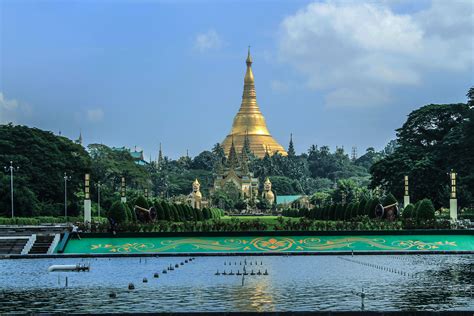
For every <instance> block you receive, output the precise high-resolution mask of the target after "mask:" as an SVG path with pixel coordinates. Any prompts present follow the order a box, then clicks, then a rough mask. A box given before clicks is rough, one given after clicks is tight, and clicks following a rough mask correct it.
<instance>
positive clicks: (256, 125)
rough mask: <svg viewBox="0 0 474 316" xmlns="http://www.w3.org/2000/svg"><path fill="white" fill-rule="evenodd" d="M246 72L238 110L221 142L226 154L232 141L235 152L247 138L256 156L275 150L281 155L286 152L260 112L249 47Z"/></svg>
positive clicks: (284, 154) (261, 156)
mask: <svg viewBox="0 0 474 316" xmlns="http://www.w3.org/2000/svg"><path fill="white" fill-rule="evenodd" d="M246 63H247V72H246V73H245V78H244V93H243V95H242V104H241V105H240V109H239V112H238V113H237V115H236V116H235V118H234V122H233V124H232V130H231V131H230V134H229V135H227V137H226V138H225V139H224V141H223V142H222V146H223V147H224V151H225V154H226V155H229V151H230V148H231V145H232V142H234V146H235V149H236V151H237V152H241V151H242V148H243V147H244V142H245V139H246V138H247V139H248V143H249V144H248V145H249V146H250V151H251V152H252V153H253V154H254V155H255V156H257V157H259V158H263V157H264V156H265V153H267V152H268V154H270V155H273V154H275V153H276V152H278V153H280V154H281V155H283V156H286V155H287V153H286V151H285V149H284V148H283V147H282V146H281V145H280V144H279V143H278V142H277V141H276V140H275V139H274V138H273V137H272V135H270V132H269V131H268V128H267V124H266V123H265V118H264V117H263V115H262V112H260V108H259V107H258V104H257V96H256V93H255V81H254V77H253V72H252V57H251V56H250V48H249V51H248V56H247V61H246Z"/></svg>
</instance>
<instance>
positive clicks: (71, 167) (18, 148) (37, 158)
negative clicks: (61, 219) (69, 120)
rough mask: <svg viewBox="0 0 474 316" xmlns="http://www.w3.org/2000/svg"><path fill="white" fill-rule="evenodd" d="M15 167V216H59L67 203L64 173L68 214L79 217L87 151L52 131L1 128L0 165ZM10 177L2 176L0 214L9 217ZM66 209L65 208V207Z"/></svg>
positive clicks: (86, 168) (87, 159)
mask: <svg viewBox="0 0 474 316" xmlns="http://www.w3.org/2000/svg"><path fill="white" fill-rule="evenodd" d="M10 161H13V163H14V166H19V167H20V169H19V170H18V171H16V172H14V188H15V192H16V194H15V213H16V214H15V215H16V216H34V215H59V214H60V209H61V208H58V207H57V206H58V205H59V204H62V203H64V179H63V177H64V172H67V173H68V174H69V175H71V180H70V181H69V182H68V191H67V197H68V202H69V203H68V204H69V205H68V214H69V215H72V216H74V215H78V214H79V211H80V203H79V199H78V197H77V196H76V192H78V191H81V190H82V185H83V182H84V174H85V173H86V172H88V171H89V170H90V158H89V155H88V154H87V152H86V151H85V150H84V148H83V147H82V146H80V145H78V144H75V143H74V142H72V141H71V140H69V139H67V138H65V137H61V136H56V135H54V134H53V133H51V132H46V131H42V130H40V129H37V128H29V127H26V126H20V125H12V124H8V125H0V166H9V165H10ZM9 180H10V177H9V175H6V174H3V172H2V176H0V215H1V214H3V215H6V216H8V215H10V214H9V210H10V194H9V187H10V184H9ZM63 207H64V206H63Z"/></svg>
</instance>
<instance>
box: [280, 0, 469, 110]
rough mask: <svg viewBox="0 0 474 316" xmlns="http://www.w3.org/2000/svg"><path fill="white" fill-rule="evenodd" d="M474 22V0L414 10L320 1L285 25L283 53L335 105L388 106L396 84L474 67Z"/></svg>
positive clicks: (282, 26)
mask: <svg viewBox="0 0 474 316" xmlns="http://www.w3.org/2000/svg"><path fill="white" fill-rule="evenodd" d="M472 21H473V6H472V4H471V3H470V2H469V1H434V2H433V3H432V4H431V6H430V7H428V8H426V9H423V10H421V11H418V12H416V13H413V14H411V15H408V14H398V13H395V12H394V11H393V10H392V9H391V8H390V6H389V4H387V2H380V3H378V4H377V3H362V2H347V1H344V2H342V1H340V2H322V3H319V2H318V3H312V4H309V5H308V6H306V7H305V8H304V9H302V10H300V11H298V12H296V13H295V14H294V15H291V16H288V17H286V18H285V19H284V20H283V22H282V23H281V29H280V34H279V58H280V60H281V61H283V62H287V63H289V64H291V65H292V66H294V67H295V68H296V69H297V70H298V71H299V72H301V73H302V74H304V75H305V76H306V77H307V87H309V88H311V89H316V90H321V91H323V93H325V94H326V96H325V99H326V101H327V102H328V103H327V105H331V106H332V105H335V103H336V102H341V103H344V104H346V105H353V106H362V105H374V104H380V105H383V104H384V103H387V102H390V100H391V98H390V97H389V95H390V91H389V89H390V88H391V87H395V86H402V85H417V84H420V83H422V82H423V81H424V78H425V77H424V75H425V73H426V72H427V71H431V70H443V71H449V72H459V71H466V69H469V68H472V67H473V64H474V62H473V53H474V52H473V47H472V43H473V40H474V31H473V27H474V25H473V22H472ZM348 96H350V97H352V98H353V102H349V100H348V99H347V97H348ZM374 99H375V100H376V101H375V102H374Z"/></svg>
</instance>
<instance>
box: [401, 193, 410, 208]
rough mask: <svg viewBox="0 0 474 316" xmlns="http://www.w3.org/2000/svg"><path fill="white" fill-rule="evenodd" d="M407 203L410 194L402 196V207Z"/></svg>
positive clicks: (408, 202)
mask: <svg viewBox="0 0 474 316" xmlns="http://www.w3.org/2000/svg"><path fill="white" fill-rule="evenodd" d="M408 204H410V196H409V195H405V196H403V207H407V205H408Z"/></svg>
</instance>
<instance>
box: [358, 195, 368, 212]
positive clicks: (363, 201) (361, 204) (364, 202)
mask: <svg viewBox="0 0 474 316" xmlns="http://www.w3.org/2000/svg"><path fill="white" fill-rule="evenodd" d="M366 206H367V199H366V198H362V199H361V200H360V202H359V206H358V208H357V215H358V216H363V215H366V214H365V207H366Z"/></svg>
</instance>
